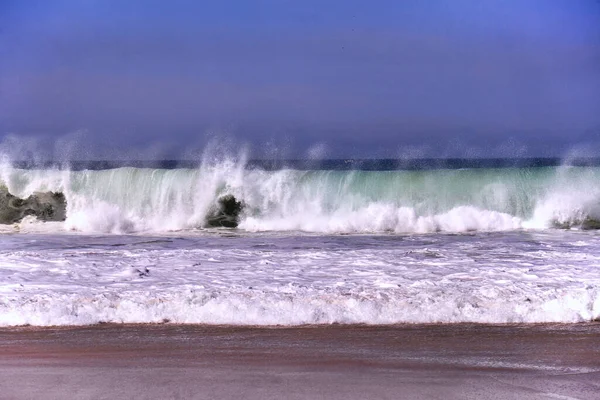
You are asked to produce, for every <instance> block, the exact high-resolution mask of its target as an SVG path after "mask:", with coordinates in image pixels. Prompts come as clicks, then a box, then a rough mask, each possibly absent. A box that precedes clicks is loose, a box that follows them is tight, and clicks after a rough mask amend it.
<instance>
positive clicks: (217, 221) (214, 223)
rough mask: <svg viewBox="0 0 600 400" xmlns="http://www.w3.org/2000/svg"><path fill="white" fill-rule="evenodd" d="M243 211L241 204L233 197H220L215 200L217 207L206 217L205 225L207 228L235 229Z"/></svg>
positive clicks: (229, 195)
mask: <svg viewBox="0 0 600 400" xmlns="http://www.w3.org/2000/svg"><path fill="white" fill-rule="evenodd" d="M243 209H244V205H243V203H242V202H241V201H237V199H236V198H235V197H234V196H233V195H231V194H228V195H225V196H222V197H220V198H219V199H218V200H217V205H216V206H215V207H214V208H213V209H212V210H210V211H209V213H208V215H207V216H206V225H207V226H209V227H225V228H236V227H237V226H238V224H239V218H240V213H241V212H242V210H243Z"/></svg>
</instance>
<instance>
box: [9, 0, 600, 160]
mask: <svg viewBox="0 0 600 400" xmlns="http://www.w3.org/2000/svg"><path fill="white" fill-rule="evenodd" d="M367 3H369V4H367ZM74 132H77V133H76V134H75V136H77V137H78V138H79V139H78V144H77V145H76V146H75V145H74V146H75V147H78V146H79V147H81V148H82V150H80V152H81V153H86V154H88V155H90V154H92V153H94V154H96V156H99V155H102V156H103V157H110V155H111V154H117V153H119V152H121V153H120V154H123V152H128V151H129V152H131V154H135V152H136V151H141V150H142V149H153V150H151V151H156V152H157V154H158V155H157V156H165V157H166V156H175V157H177V156H178V155H180V154H184V153H185V152H186V150H188V149H189V148H191V147H202V145H203V144H204V143H205V142H206V141H207V140H209V139H210V138H213V137H219V136H226V137H228V138H230V139H231V138H233V142H234V143H235V145H234V146H237V145H240V144H242V143H247V144H249V145H250V147H252V148H253V155H255V156H257V157H263V156H283V157H293V158H296V157H304V156H307V155H309V153H310V149H311V148H312V149H313V150H314V148H315V146H317V147H316V148H318V149H324V150H326V151H325V155H327V156H330V157H347V156H355V157H401V156H406V155H409V156H415V155H417V156H510V155H560V154H562V153H564V152H565V151H567V150H568V149H569V148H571V147H573V146H576V145H577V146H579V147H581V146H584V147H587V148H589V149H596V146H597V145H596V144H595V143H596V142H600V2H598V1H595V0H528V1H523V0H485V1H480V0H472V1H467V0H431V1H418V0H406V1H379V2H365V1H302V2H298V1H295V2H292V1H284V0H273V1H256V2H242V1H218V2H217V1H215V2H195V1H169V2H166V1H135V0H129V1H116V0H115V1H111V0H86V1H76V0H73V1H52V2H47V1H42V0H39V1H29V0H23V1H18V0H12V1H11V0H2V1H0V136H6V135H9V134H11V135H12V138H11V139H8V141H10V142H11V143H14V142H15V139H14V138H15V136H17V137H19V138H21V139H23V138H28V139H31V137H34V136H35V137H40V138H42V139H41V140H42V141H43V142H45V143H46V142H47V143H52V142H54V141H55V140H56V139H57V138H58V139H59V140H60V146H62V144H63V143H64V142H65V141H68V140H69V139H68V138H72V137H73V136H74ZM23 140H25V139H23ZM5 143H6V140H5ZM5 147H6V146H5ZM84 148H85V151H84V150H83V149H84ZM598 149H600V146H598ZM148 151H150V150H148ZM594 151H595V150H594ZM94 154H92V155H90V156H94ZM598 155H600V153H599V154H598Z"/></svg>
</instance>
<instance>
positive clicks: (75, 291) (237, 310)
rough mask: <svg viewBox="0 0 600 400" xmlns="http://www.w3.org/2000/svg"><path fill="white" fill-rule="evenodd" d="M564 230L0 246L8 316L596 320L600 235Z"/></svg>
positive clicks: (58, 320)
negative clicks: (328, 241) (374, 240)
mask: <svg viewBox="0 0 600 400" xmlns="http://www.w3.org/2000/svg"><path fill="white" fill-rule="evenodd" d="M572 234H575V233H572ZM520 235H526V234H525V233H521V234H520ZM561 235H564V234H561ZM561 235H558V236H556V237H550V238H549V239H548V238H544V237H541V238H538V239H537V240H540V241H541V242H540V245H539V247H537V248H536V249H537V251H532V249H531V248H530V247H527V246H530V244H528V243H529V242H524V241H511V240H510V239H511V238H510V237H506V238H507V239H509V240H508V241H503V237H497V236H495V237H490V236H489V235H480V236H475V237H471V236H470V237H469V240H462V239H461V237H460V236H458V237H456V236H447V237H443V236H442V237H441V238H440V239H438V240H437V241H436V242H435V243H429V245H428V247H427V248H426V249H424V248H423V246H422V245H421V244H420V242H419V241H416V242H413V241H411V240H405V241H399V242H397V241H392V242H389V245H387V246H385V247H377V246H376V247H372V246H365V242H361V240H363V239H361V237H344V238H345V239H344V241H342V242H340V243H341V244H340V246H335V247H327V246H330V245H324V246H325V247H323V248H320V247H319V246H321V245H320V244H319V243H320V241H318V240H316V238H315V239H311V237H306V238H304V239H303V237H295V238H289V239H288V238H276V237H275V238H270V239H268V240H266V243H267V244H269V243H271V244H277V246H276V247H273V248H272V249H269V248H266V249H262V247H260V246H259V247H256V246H255V244H256V241H255V239H253V238H252V237H245V236H242V237H240V238H237V239H235V238H220V239H219V238H212V239H209V242H210V243H212V244H211V247H206V244H204V245H203V244H202V243H208V242H202V241H200V242H198V243H197V244H196V245H193V246H191V245H190V244H191V243H192V242H190V240H192V239H191V238H190V239H186V240H185V241H183V242H181V243H180V245H177V244H176V245H168V244H167V245H165V244H162V242H160V241H159V242H156V244H154V242H153V241H152V240H150V241H148V242H144V244H143V245H140V246H132V245H124V246H118V247H114V246H111V245H109V243H108V242H107V244H106V245H101V243H102V238H94V239H93V243H94V245H93V246H91V247H90V246H89V245H83V244H82V243H87V242H89V241H90V239H86V238H87V237H86V236H70V237H66V238H64V239H61V238H59V241H60V243H63V242H64V243H65V244H68V246H64V247H61V246H57V245H51V246H50V247H49V248H48V249H43V250H28V248H29V247H30V245H29V244H28V246H27V247H25V248H24V249H23V247H19V248H20V250H13V251H2V252H0V265H2V268H1V269H0V293H1V297H0V325H2V326H14V325H24V324H31V325H40V326H41V325H81V324H93V323H98V322H116V323H123V322H129V323H145V322H149V323H156V322H163V321H165V320H168V321H171V322H177V323H208V324H241V325H254V324H259V325H277V324H283V325H297V324H329V323H334V322H337V323H367V324H392V323H403V322H410V323H450V322H484V323H511V322H527V323H533V322H582V321H591V320H594V319H598V318H600V274H599V273H598V265H600V253H599V252H598V251H596V250H592V251H591V250H590V248H591V249H595V248H600V246H597V245H598V244H600V243H598V239H597V238H595V237H588V236H584V237H577V238H574V239H576V240H571V241H572V242H573V245H572V246H571V245H569V240H570V239H569V237H564V236H561ZM582 235H583V234H582ZM23 238H25V236H23ZM106 238H109V236H107V237H105V240H107V239H106ZM134 239H135V237H133V238H130V239H127V240H129V242H130V243H133V242H132V241H133V240H134ZM217 239H218V240H220V241H217V242H215V241H216V240H217ZM513 239H514V238H513ZM11 240H16V241H18V240H20V239H19V237H15V238H12V239H11ZM311 240H312V241H311ZM340 240H341V239H340ZM364 240H367V239H364ZM427 240H429V241H430V240H431V239H427ZM86 241H87V242H86ZM303 241H307V242H306V247H307V248H306V249H297V248H296V247H297V246H298V245H301V244H302V243H303ZM357 241H358V242H357ZM582 241H585V242H586V243H588V244H589V246H581V242H582ZM42 242H43V243H40V246H46V244H44V243H45V242H44V241H42ZM110 243H112V242H110ZM215 243H220V245H218V246H216V247H215ZM436 243H437V244H436ZM523 243H525V244H526V245H523ZM161 246H167V247H166V248H162V247H161ZM314 246H317V248H313V247H314ZM554 246H556V247H559V246H560V250H551V249H552V248H553V247H554ZM595 246H596V247H595ZM542 249H545V250H542Z"/></svg>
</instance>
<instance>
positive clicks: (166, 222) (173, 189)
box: [0, 160, 600, 233]
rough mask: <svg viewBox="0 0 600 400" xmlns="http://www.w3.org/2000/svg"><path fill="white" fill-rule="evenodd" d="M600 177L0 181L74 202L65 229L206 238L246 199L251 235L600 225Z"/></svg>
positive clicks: (224, 167) (13, 171)
mask: <svg viewBox="0 0 600 400" xmlns="http://www.w3.org/2000/svg"><path fill="white" fill-rule="evenodd" d="M599 178H600V168H597V167H532V168H498V169H490V168H471V169H436V170H417V171H406V170H394V171H360V170H350V171H348V170H345V171H339V170H317V169H315V170H298V169H279V170H264V169H259V168H249V167H247V166H246V163H245V162H236V161H233V160H223V161H219V162H215V163H205V164H202V165H200V166H199V167H198V168H175V169H153V168H134V167H124V168H114V169H105V170H80V171H72V170H68V169H19V168H15V167H12V166H10V165H9V164H5V165H4V166H3V167H1V168H0V183H2V184H4V185H6V186H7V188H8V190H9V191H10V192H11V193H13V194H15V195H17V196H20V197H25V196H28V195H29V194H32V193H33V192H36V191H60V192H63V193H64V194H65V196H66V198H67V218H66V221H65V222H64V223H60V224H59V226H60V227H59V228H58V229H67V230H75V231H82V232H102V233H126V232H164V231H173V230H190V229H200V228H203V227H204V221H205V217H206V214H207V212H209V210H210V209H211V207H214V205H215V203H216V201H217V199H218V198H219V197H220V196H223V195H225V194H232V195H234V196H235V197H236V198H237V199H238V200H241V201H242V202H243V204H244V210H243V213H242V216H241V219H240V224H239V228H240V229H243V230H247V231H307V232H321V233H385V232H390V233H426V232H465V231H505V230H515V229H546V228H553V227H554V228H596V227H598V226H599V225H600V223H599V222H597V221H600V179H599Z"/></svg>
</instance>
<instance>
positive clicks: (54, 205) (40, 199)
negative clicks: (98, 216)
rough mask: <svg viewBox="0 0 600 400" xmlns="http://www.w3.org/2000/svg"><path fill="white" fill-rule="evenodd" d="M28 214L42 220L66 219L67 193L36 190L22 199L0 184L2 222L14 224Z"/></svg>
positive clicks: (0, 217) (0, 220)
mask: <svg viewBox="0 0 600 400" xmlns="http://www.w3.org/2000/svg"><path fill="white" fill-rule="evenodd" d="M28 215H33V216H35V217H37V219H38V220H40V221H64V220H65V219H66V217H67V201H66V199H65V195H64V194H62V193H60V192H35V193H33V194H32V195H31V196H29V197H27V198H26V199H21V198H19V197H17V196H14V195H12V194H11V193H10V192H9V191H8V189H7V188H6V187H4V186H0V224H13V223H15V222H19V221H21V220H22V219H23V218H24V217H26V216H28Z"/></svg>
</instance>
